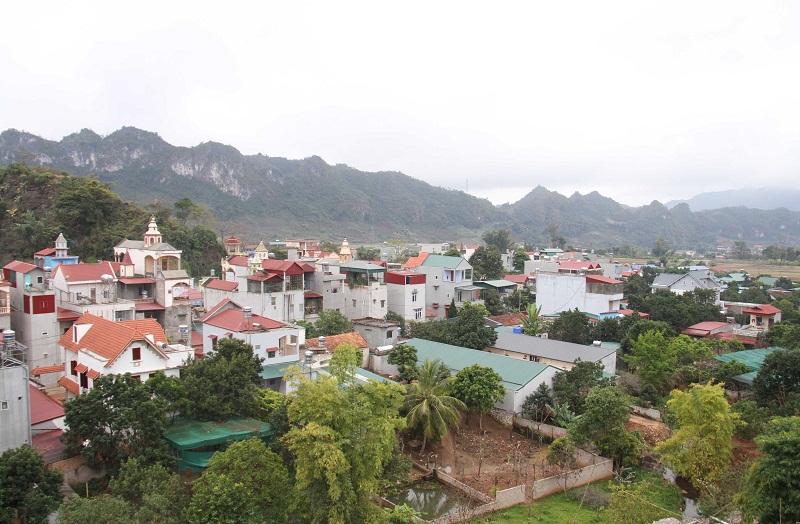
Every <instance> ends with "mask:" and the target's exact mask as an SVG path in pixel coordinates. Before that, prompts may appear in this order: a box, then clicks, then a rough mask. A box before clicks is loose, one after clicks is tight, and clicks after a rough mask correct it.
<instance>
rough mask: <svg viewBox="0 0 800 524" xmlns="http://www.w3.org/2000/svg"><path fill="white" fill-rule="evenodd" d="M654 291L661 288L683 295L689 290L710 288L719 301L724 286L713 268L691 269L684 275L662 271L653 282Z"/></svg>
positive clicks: (651, 286) (651, 287)
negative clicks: (715, 275) (716, 276)
mask: <svg viewBox="0 0 800 524" xmlns="http://www.w3.org/2000/svg"><path fill="white" fill-rule="evenodd" d="M650 289H652V290H653V292H656V291H659V290H666V291H671V292H673V293H675V294H676V295H682V294H684V293H686V292H688V291H694V290H695V289H708V290H711V291H713V292H714V293H715V295H716V302H719V296H720V293H721V292H722V286H721V285H720V283H719V282H718V281H717V280H716V279H715V278H714V276H713V275H712V274H711V270H698V271H689V272H688V273H684V274H682V275H679V274H676V273H661V274H660V275H656V278H655V279H654V280H653V283H652V284H651V285H650Z"/></svg>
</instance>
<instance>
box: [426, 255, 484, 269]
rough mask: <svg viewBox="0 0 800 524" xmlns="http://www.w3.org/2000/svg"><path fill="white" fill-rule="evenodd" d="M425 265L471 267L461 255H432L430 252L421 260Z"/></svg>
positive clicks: (454, 267)
mask: <svg viewBox="0 0 800 524" xmlns="http://www.w3.org/2000/svg"><path fill="white" fill-rule="evenodd" d="M422 265H423V266H425V267H443V268H447V269H456V268H458V267H462V266H463V267H467V268H471V267H472V266H471V265H470V264H469V262H467V261H466V260H465V259H464V258H462V257H447V256H444V255H434V254H433V253H431V254H430V255H428V256H427V257H425V260H424V261H423V262H422Z"/></svg>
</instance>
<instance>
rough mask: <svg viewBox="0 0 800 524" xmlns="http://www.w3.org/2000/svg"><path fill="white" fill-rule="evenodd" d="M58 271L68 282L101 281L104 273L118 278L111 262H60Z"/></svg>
mask: <svg viewBox="0 0 800 524" xmlns="http://www.w3.org/2000/svg"><path fill="white" fill-rule="evenodd" d="M56 272H60V273H61V274H62V275H64V278H65V279H66V280H67V283H69V284H74V283H75V282H99V281H100V278H101V277H102V276H103V275H111V276H112V277H114V278H116V272H115V271H114V266H113V265H112V264H111V262H95V263H93V264H70V265H64V264H59V265H58V267H56Z"/></svg>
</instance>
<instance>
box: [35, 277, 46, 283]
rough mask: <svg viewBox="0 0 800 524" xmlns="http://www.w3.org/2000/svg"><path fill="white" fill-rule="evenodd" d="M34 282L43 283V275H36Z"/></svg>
mask: <svg viewBox="0 0 800 524" xmlns="http://www.w3.org/2000/svg"><path fill="white" fill-rule="evenodd" d="M36 283H37V284H43V283H44V278H43V277H36Z"/></svg>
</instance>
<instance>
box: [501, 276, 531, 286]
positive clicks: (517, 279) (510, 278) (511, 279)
mask: <svg viewBox="0 0 800 524" xmlns="http://www.w3.org/2000/svg"><path fill="white" fill-rule="evenodd" d="M530 278H531V277H529V276H528V275H506V276H504V277H503V280H508V281H509V282H513V283H515V284H525V283H526V282H528V280H530Z"/></svg>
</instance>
